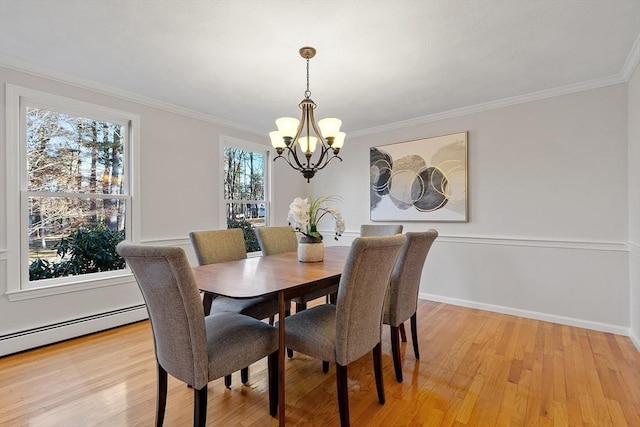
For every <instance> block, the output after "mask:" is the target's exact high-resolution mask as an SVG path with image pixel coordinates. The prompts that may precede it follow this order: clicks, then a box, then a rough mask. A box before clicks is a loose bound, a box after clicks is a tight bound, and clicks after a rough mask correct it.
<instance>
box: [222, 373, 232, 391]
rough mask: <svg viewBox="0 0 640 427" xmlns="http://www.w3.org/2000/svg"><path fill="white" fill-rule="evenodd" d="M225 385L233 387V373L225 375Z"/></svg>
mask: <svg viewBox="0 0 640 427" xmlns="http://www.w3.org/2000/svg"><path fill="white" fill-rule="evenodd" d="M224 386H225V387H226V388H231V374H229V375H225V376H224Z"/></svg>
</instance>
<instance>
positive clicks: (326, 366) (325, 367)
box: [322, 360, 329, 374]
mask: <svg viewBox="0 0 640 427" xmlns="http://www.w3.org/2000/svg"><path fill="white" fill-rule="evenodd" d="M322 372H324V373H325V374H326V373H327V372H329V362H327V361H326V360H323V361H322Z"/></svg>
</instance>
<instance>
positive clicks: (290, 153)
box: [285, 141, 305, 169]
mask: <svg viewBox="0 0 640 427" xmlns="http://www.w3.org/2000/svg"><path fill="white" fill-rule="evenodd" d="M296 142H297V141H294V142H293V143H291V145H290V146H289V147H286V150H287V157H286V158H285V159H286V160H287V162H288V163H289V164H290V165H291V167H294V166H293V164H292V163H291V161H290V160H289V159H290V158H291V156H293V160H295V162H296V165H298V168H300V169H304V168H305V166H304V165H303V164H302V163H300V159H298V153H297V152H296V147H295V144H296Z"/></svg>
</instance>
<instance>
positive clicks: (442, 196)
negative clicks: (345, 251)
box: [369, 131, 469, 222]
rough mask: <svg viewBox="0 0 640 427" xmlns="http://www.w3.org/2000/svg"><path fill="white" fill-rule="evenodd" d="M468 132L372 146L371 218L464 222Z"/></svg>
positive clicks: (466, 217) (466, 196)
mask: <svg viewBox="0 0 640 427" xmlns="http://www.w3.org/2000/svg"><path fill="white" fill-rule="evenodd" d="M467 134H468V132H466V131H464V132H458V133H452V134H449V135H441V136H436V137H429V138H423V139H417V140H413V141H406V142H400V143H395V144H388V145H381V146H377V147H371V148H370V150H369V164H370V172H369V173H370V181H369V183H370V191H369V194H370V196H369V207H370V215H371V216H370V218H371V220H372V221H443V222H468V221H469V218H468V192H467V187H468V177H467V175H468V174H467V163H468V161H467V145H468V135H467Z"/></svg>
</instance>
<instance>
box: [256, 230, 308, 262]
mask: <svg viewBox="0 0 640 427" xmlns="http://www.w3.org/2000/svg"><path fill="white" fill-rule="evenodd" d="M254 231H255V233H256V237H257V238H258V244H260V250H261V251H262V254H263V255H275V254H282V253H285V252H295V251H297V250H298V237H297V236H296V232H295V230H294V229H293V227H291V226H289V225H286V226H284V227H255V228H254Z"/></svg>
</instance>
